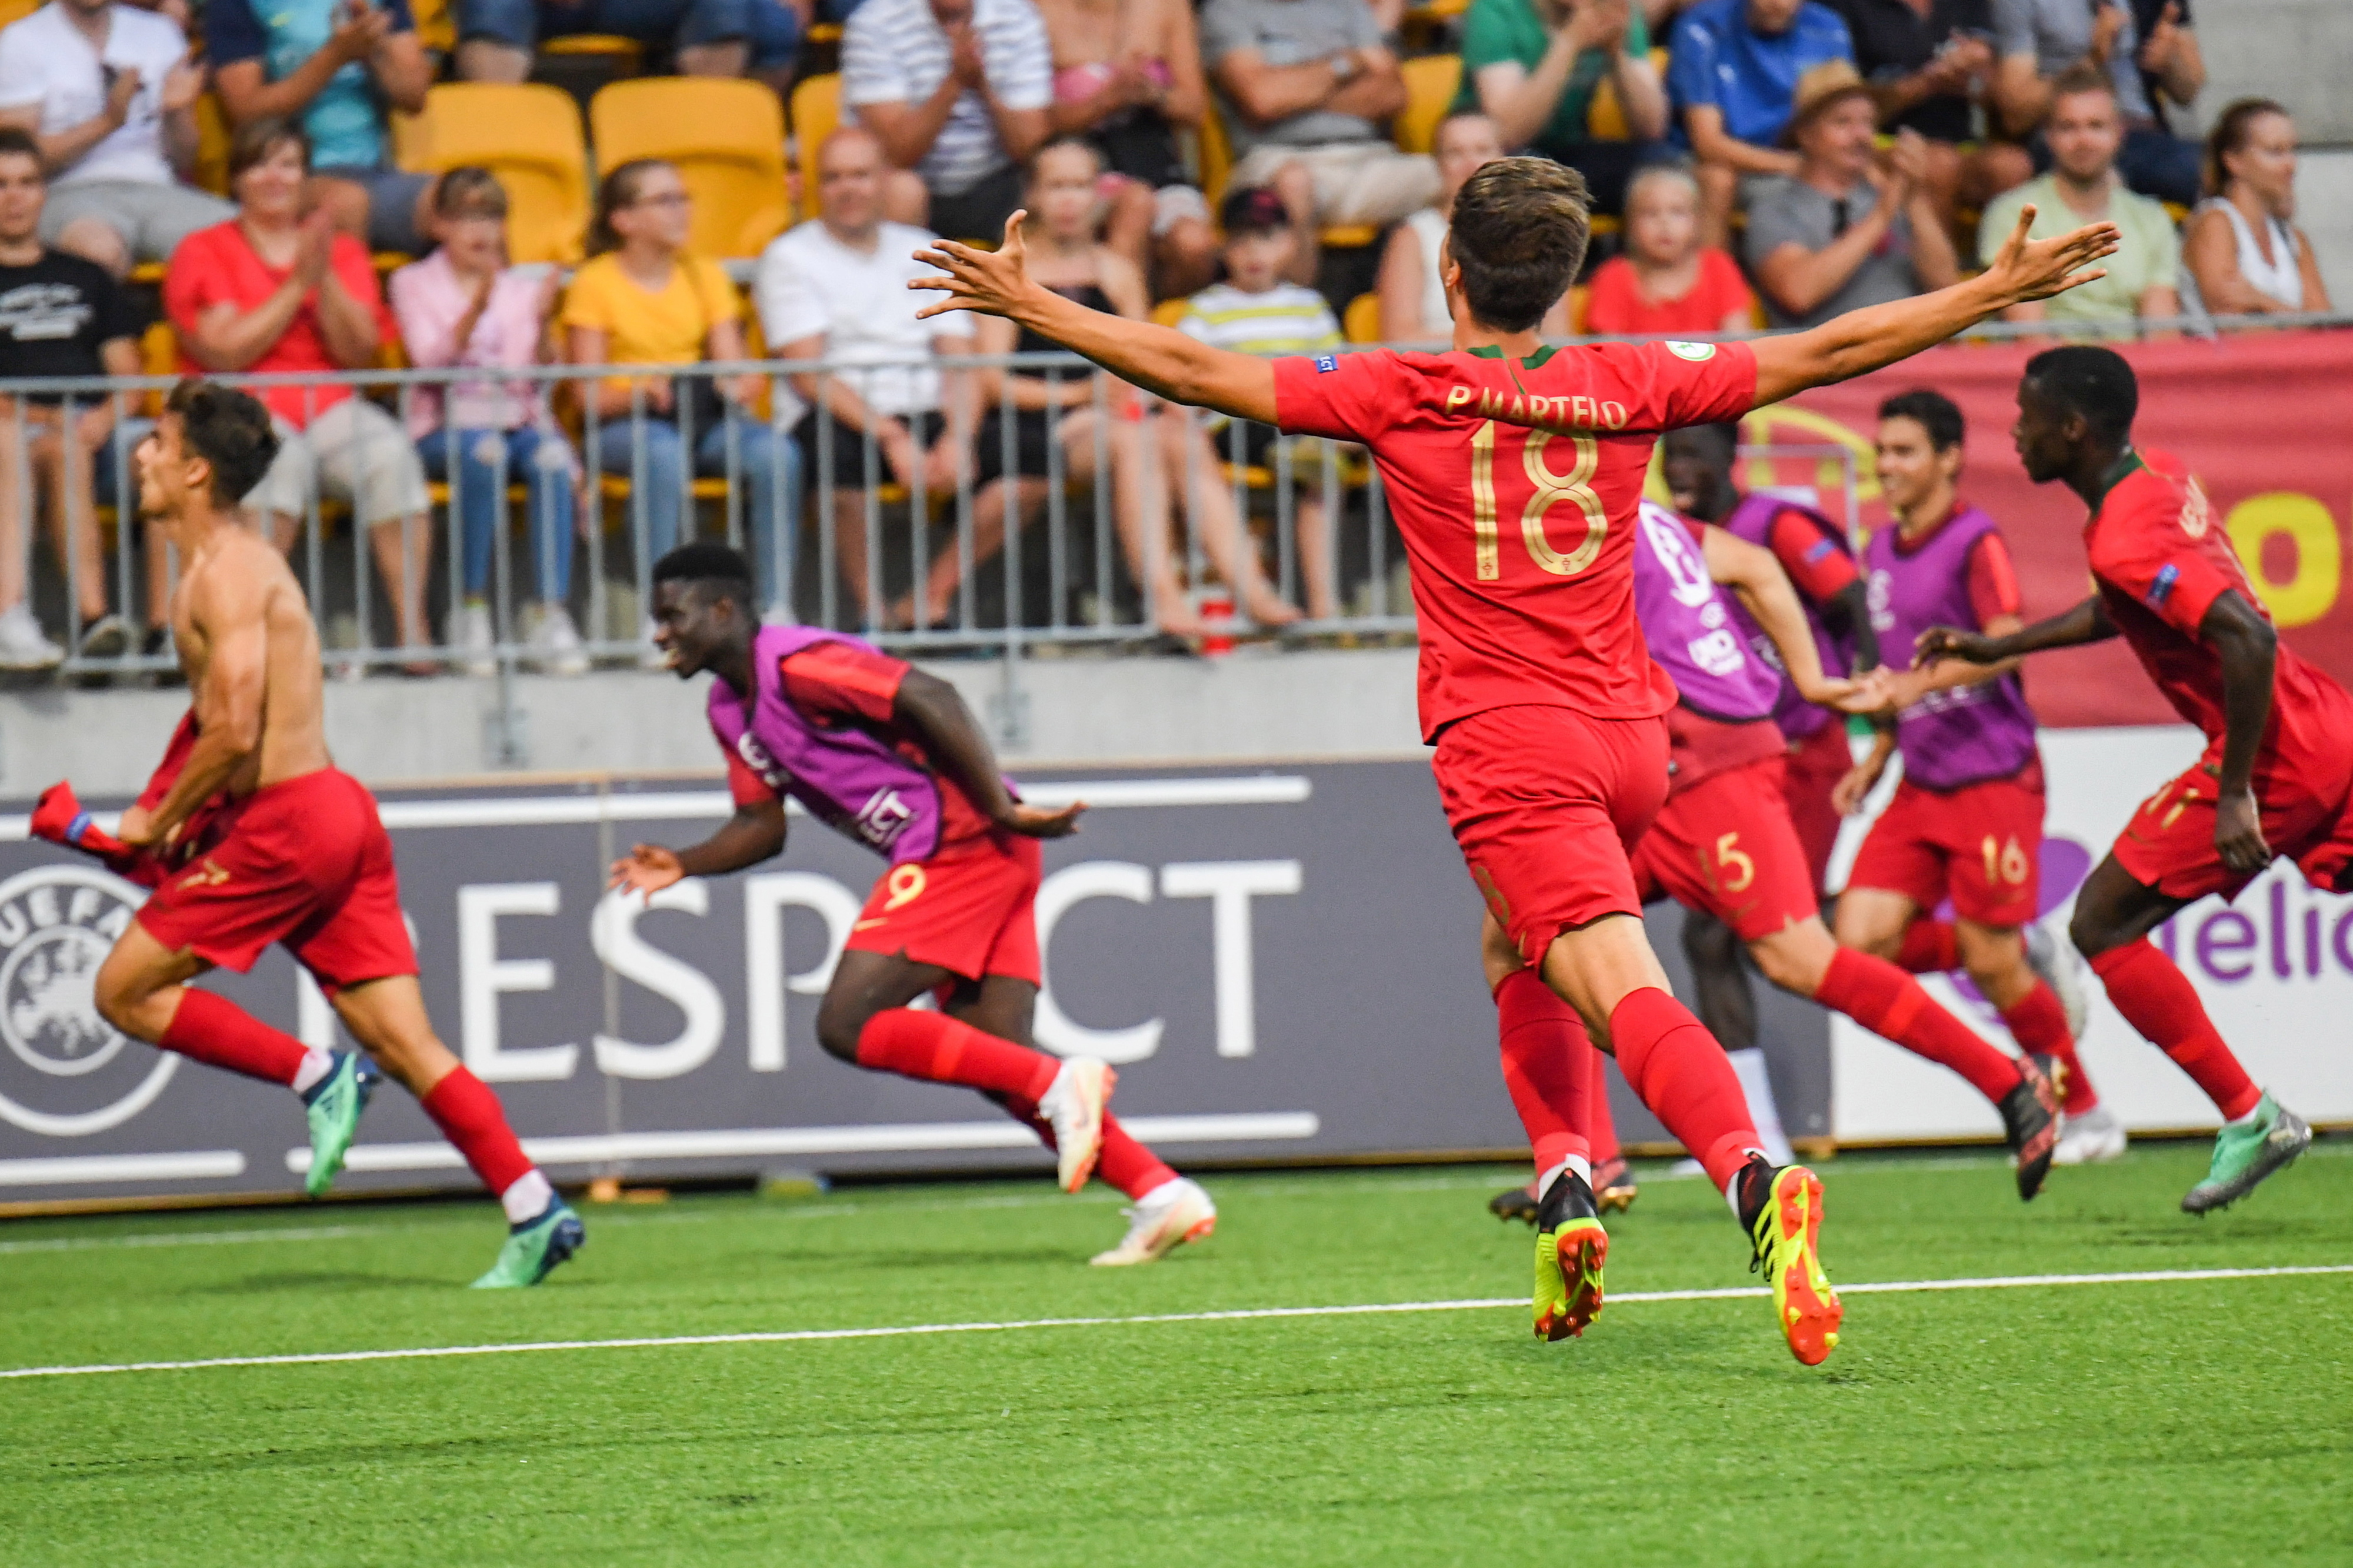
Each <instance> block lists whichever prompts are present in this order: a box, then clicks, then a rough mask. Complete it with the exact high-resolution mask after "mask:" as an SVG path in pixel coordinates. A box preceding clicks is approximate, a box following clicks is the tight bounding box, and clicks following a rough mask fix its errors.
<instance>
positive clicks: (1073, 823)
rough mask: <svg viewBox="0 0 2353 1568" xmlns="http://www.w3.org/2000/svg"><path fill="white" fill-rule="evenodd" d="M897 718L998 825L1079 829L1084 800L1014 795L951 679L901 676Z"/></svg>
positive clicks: (918, 673) (1046, 833)
mask: <svg viewBox="0 0 2353 1568" xmlns="http://www.w3.org/2000/svg"><path fill="white" fill-rule="evenodd" d="M1017 216H1018V215H1017ZM1089 313H1090V314H1092V312H1089ZM1112 319H1113V320H1114V321H1115V320H1117V319H1118V318H1116V317H1113V318H1112ZM891 717H892V718H893V719H896V720H897V721H899V722H900V723H902V724H904V725H905V726H906V727H907V728H908V729H910V730H913V731H914V732H915V735H916V738H917V739H918V740H919V741H920V742H921V743H922V745H923V751H924V752H925V753H926V754H927V755H929V756H930V757H931V759H932V762H933V763H934V765H935V766H937V767H938V769H939V770H940V772H942V773H945V774H946V775H947V776H948V777H949V778H950V779H952V780H953V781H955V784H956V786H957V787H958V788H960V789H962V790H963V791H964V793H965V798H966V799H968V800H970V801H971V802H972V803H973V804H974V805H976V806H978V807H980V809H981V810H982V811H984V812H986V813H987V816H988V819H989V820H990V821H991V822H994V823H995V824H997V826H999V827H1007V828H1010V829H1012V830H1013V831H1014V832H1016V833H1023V834H1027V835H1029V837H1032V838H1064V837H1069V836H1070V835H1071V834H1073V833H1076V832H1077V831H1078V830H1079V813H1081V812H1082V811H1084V810H1086V805H1085V804H1084V803H1083V802H1080V801H1072V802H1071V804H1070V805H1066V806H1064V807H1062V808H1061V809H1060V811H1048V810H1046V809H1045V808H1044V807H1042V806H1035V805H1023V804H1022V803H1021V802H1019V801H1018V800H1016V799H1014V798H1013V792H1012V791H1011V790H1008V789H1007V788H1006V787H1005V778H1004V775H1003V774H1001V773H998V772H997V754H996V752H994V751H992V750H991V749H990V747H989V744H988V737H987V736H986V735H984V734H982V733H981V732H980V726H979V725H978V724H976V723H975V722H974V721H973V717H972V710H971V709H969V708H966V707H965V705H964V699H963V698H962V697H959V696H958V695H956V689H955V687H953V686H950V685H949V684H948V683H947V682H946V681H944V680H942V679H939V678H938V677H937V676H934V675H926V674H924V673H923V671H922V670H920V669H911V670H909V671H907V673H906V674H905V675H903V676H902V677H901V678H900V680H899V695H898V696H897V697H896V698H895V699H894V700H892V704H891Z"/></svg>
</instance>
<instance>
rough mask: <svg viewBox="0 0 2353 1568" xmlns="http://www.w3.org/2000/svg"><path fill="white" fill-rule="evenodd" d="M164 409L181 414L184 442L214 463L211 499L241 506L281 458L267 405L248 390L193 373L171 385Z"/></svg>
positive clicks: (189, 449)
mask: <svg viewBox="0 0 2353 1568" xmlns="http://www.w3.org/2000/svg"><path fill="white" fill-rule="evenodd" d="M164 412H165V413H167V414H175V415H177V416H179V419H180V445H181V447H183V448H185V450H187V451H189V452H193V453H194V454H195V455H196V456H197V457H199V458H203V459H204V460H205V461H206V463H209V464H210V465H212V470H213V483H212V494H213V504H214V505H215V506H216V507H221V508H229V507H234V506H236V505H237V504H238V503H239V502H240V501H242V500H245V498H246V497H247V496H248V494H250V493H251V492H252V490H253V487H254V486H256V485H258V484H259V483H260V482H261V476H262V475H264V474H266V473H268V472H269V465H270V464H271V463H273V462H275V461H277V460H278V432H277V431H275V430H273V429H271V428H270V425H269V409H267V408H265V407H263V406H262V405H261V400H260V399H259V398H258V397H256V396H254V395H253V394H251V393H249V392H240V391H238V390H237V388H235V387H233V386H220V385H217V384H215V383H212V382H209V381H200V380H198V379H196V378H195V377H193V376H191V377H190V378H188V379H187V380H185V381H183V382H182V383H180V384H179V385H177V386H175V387H174V388H172V395H171V396H170V397H168V398H166V399H165V400H164Z"/></svg>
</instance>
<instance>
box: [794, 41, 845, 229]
mask: <svg viewBox="0 0 2353 1568" xmlns="http://www.w3.org/2000/svg"><path fill="white" fill-rule="evenodd" d="M840 123H841V78H840V76H839V75H838V74H828V75H826V76H813V77H805V78H803V79H802V80H801V82H800V85H798V86H797V87H796V88H794V89H793V145H794V146H795V148H796V149H797V150H798V152H799V154H800V166H801V216H803V217H815V216H817V154H818V148H820V147H822V146H824V145H825V139H826V138H827V137H828V136H830V135H832V134H833V129H834V127H835V126H837V125H839V124H840Z"/></svg>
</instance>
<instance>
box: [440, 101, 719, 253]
mask: <svg viewBox="0 0 2353 1568" xmlns="http://www.w3.org/2000/svg"><path fill="white" fill-rule="evenodd" d="M717 85H732V84H714V83H709V82H705V83H703V84H702V88H703V89H704V90H709V89H711V88H712V87H713V86H717ZM754 91H765V89H756V88H755V89H754ZM393 150H394V154H395V156H396V157H397V158H398V159H399V161H400V166H401V167H402V168H404V169H415V170H419V171H422V172H426V173H431V174H443V173H446V172H448V170H451V169H454V168H457V167H459V166H460V165H461V164H469V163H471V164H479V165H480V166H482V167H484V168H487V169H489V170H490V171H491V173H493V174H497V175H498V177H499V183H500V184H501V185H504V186H505V187H506V193H507V202H508V211H509V217H508V220H507V237H508V244H509V246H510V247H511V254H512V259H513V260H515V261H519V262H530V261H554V262H562V263H565V264H570V263H573V262H576V261H578V260H579V259H580V255H581V237H582V235H583V234H584V233H585V232H586V229H587V226H588V144H587V140H586V137H585V136H584V135H583V134H582V132H581V125H580V109H579V106H578V105H577V104H575V102H574V101H573V100H572V97H571V95H570V94H569V93H566V92H564V91H562V90H560V89H556V88H553V87H544V86H539V85H536V84H532V83H524V84H522V85H520V86H515V87H507V86H502V85H500V84H497V83H492V82H445V83H443V84H442V85H440V86H438V87H436V88H435V89H433V90H432V91H431V92H428V93H427V94H426V95H425V111H424V112H423V113H422V114H414V115H402V116H399V117H397V118H396V120H395V121H394V122H393Z"/></svg>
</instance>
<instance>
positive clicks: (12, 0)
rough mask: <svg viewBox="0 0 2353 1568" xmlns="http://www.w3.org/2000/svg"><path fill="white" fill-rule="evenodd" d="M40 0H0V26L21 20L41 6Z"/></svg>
mask: <svg viewBox="0 0 2353 1568" xmlns="http://www.w3.org/2000/svg"><path fill="white" fill-rule="evenodd" d="M41 3H42V0H0V27H5V26H7V25H8V24H9V23H11V22H21V21H23V20H24V19H25V18H26V17H27V16H31V15H32V14H33V13H34V12H36V11H37V10H39V9H40V8H41Z"/></svg>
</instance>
